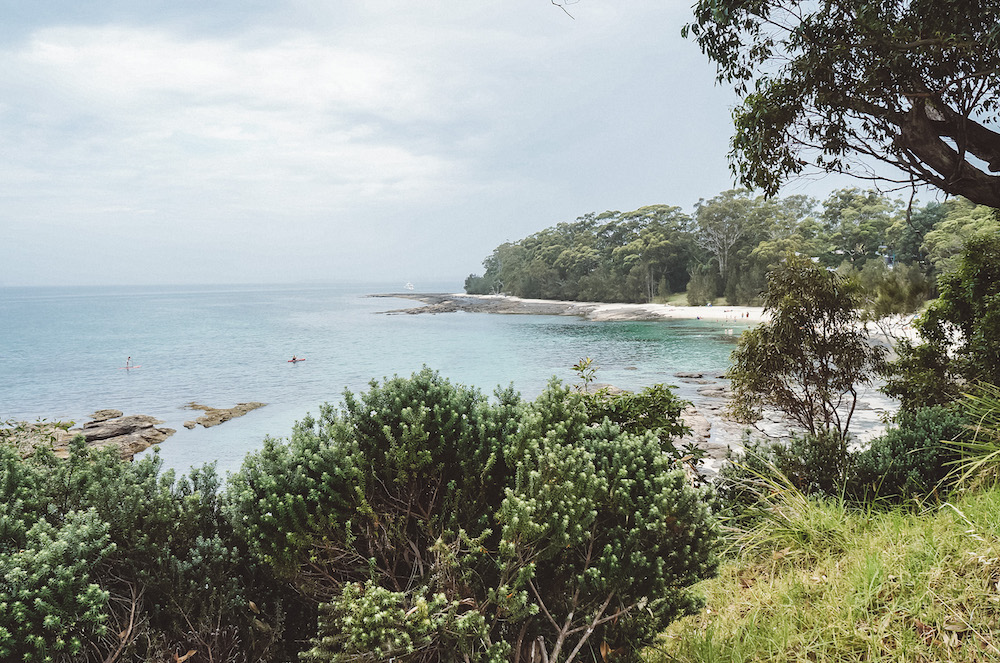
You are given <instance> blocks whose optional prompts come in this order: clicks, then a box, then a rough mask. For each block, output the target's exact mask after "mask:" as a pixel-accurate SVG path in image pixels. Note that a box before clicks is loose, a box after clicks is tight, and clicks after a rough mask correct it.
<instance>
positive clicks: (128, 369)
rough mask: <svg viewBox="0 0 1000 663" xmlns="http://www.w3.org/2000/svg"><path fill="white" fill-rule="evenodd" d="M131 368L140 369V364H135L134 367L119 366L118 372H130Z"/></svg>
mask: <svg viewBox="0 0 1000 663" xmlns="http://www.w3.org/2000/svg"><path fill="white" fill-rule="evenodd" d="M133 368H142V364H136V365H135V366H119V367H118V370H119V371H131V370H132V369H133Z"/></svg>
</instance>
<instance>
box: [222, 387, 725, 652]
mask: <svg viewBox="0 0 1000 663" xmlns="http://www.w3.org/2000/svg"><path fill="white" fill-rule="evenodd" d="M706 496H707V494H706V493H705V492H704V491H701V490H696V489H694V488H692V487H690V486H689V485H688V484H687V483H686V482H685V480H684V477H683V474H682V473H681V472H678V471H676V470H674V469H673V467H672V463H671V461H670V460H669V458H667V457H666V456H664V454H663V453H662V452H661V448H660V443H659V440H658V439H657V438H656V437H655V436H654V435H652V434H646V435H630V434H627V433H622V432H621V430H620V428H618V427H617V426H614V425H613V424H611V423H610V422H609V421H605V422H604V423H602V424H601V425H597V426H592V425H590V422H589V418H588V414H587V411H586V409H585V407H584V405H583V402H582V398H581V396H580V395H579V394H574V393H572V392H571V391H570V390H569V389H567V388H564V387H562V386H560V385H558V384H557V383H554V384H552V385H550V387H549V388H548V389H547V390H546V391H545V392H544V393H543V394H542V395H541V396H540V397H539V398H538V399H537V400H536V401H535V402H533V403H524V402H522V401H521V400H520V399H519V398H518V397H517V396H516V395H514V394H513V393H512V392H511V391H506V392H499V393H498V394H497V397H496V399H495V400H494V401H492V402H491V401H490V400H489V399H487V398H486V397H484V396H483V395H482V394H481V393H479V392H478V391H476V390H473V389H469V388H466V387H462V386H455V385H452V384H451V383H449V382H448V381H447V380H445V379H443V378H441V377H440V376H439V375H438V374H437V373H434V372H432V371H429V370H427V369H425V370H423V371H421V372H420V373H417V374H414V375H413V376H412V377H411V378H408V379H402V378H393V379H391V380H387V381H385V382H384V383H382V384H378V383H374V382H373V383H372V385H371V389H370V390H369V391H368V392H367V393H365V394H362V395H361V396H360V397H356V396H354V395H353V394H350V393H348V394H346V396H345V405H344V407H343V409H341V410H340V411H335V410H334V409H333V408H331V407H329V406H325V407H324V408H323V409H322V410H321V414H320V417H319V418H318V419H312V418H307V419H306V420H304V421H303V422H301V423H300V424H298V425H297V426H296V427H295V430H294V433H293V435H292V438H291V439H290V441H289V442H288V443H287V444H284V443H279V442H277V441H274V440H269V441H268V442H267V443H266V445H265V447H264V449H263V450H262V451H260V452H258V453H256V454H252V455H251V456H249V457H248V458H247V460H246V462H245V463H244V465H243V467H242V469H241V470H240V472H239V473H238V474H237V475H236V476H234V477H233V478H232V481H231V482H230V489H229V492H228V495H227V502H228V506H227V511H228V513H229V515H230V518H231V520H232V522H233V523H234V526H235V527H236V528H237V529H238V531H239V532H240V534H241V535H242V536H243V537H244V539H245V540H246V542H247V544H248V545H249V546H251V548H252V549H253V550H254V551H255V552H256V554H258V555H259V556H260V557H261V559H265V560H267V561H268V562H269V563H271V564H273V565H274V566H275V567H276V568H277V569H279V571H280V572H281V573H283V574H285V576H286V577H287V578H289V579H290V580H291V581H292V582H294V583H295V585H296V586H297V587H298V588H299V590H300V591H301V592H303V593H304V594H305V595H306V596H309V597H311V598H313V599H315V600H318V601H319V602H320V603H321V605H320V614H319V620H318V632H317V637H316V638H314V639H313V641H312V645H313V646H312V649H311V650H309V651H308V652H306V653H305V656H306V657H307V658H308V659H309V660H314V661H347V660H355V659H359V660H376V659H382V658H385V657H393V658H396V659H399V660H413V661H416V660H429V659H436V660H442V661H452V660H454V661H460V660H462V661H464V660H470V661H471V660H477V661H486V660H488V661H500V660H508V658H509V657H510V656H514V655H519V656H521V657H522V660H528V659H529V658H530V657H531V656H532V651H534V652H535V655H536V656H537V655H539V654H540V653H541V652H544V655H545V656H547V657H548V659H549V660H552V661H571V660H577V659H581V658H582V659H585V660H601V658H602V657H601V654H600V653H599V652H600V651H601V650H602V649H603V650H604V651H605V652H607V651H609V650H610V649H614V650H616V651H620V652H621V653H622V655H623V656H625V657H626V658H634V657H635V656H636V652H637V651H638V650H639V649H640V648H641V647H643V646H646V645H648V644H649V643H650V642H652V640H653V638H655V637H656V635H657V634H658V633H659V632H660V631H661V630H662V628H663V627H664V626H666V624H667V623H669V622H670V621H671V620H672V619H674V618H676V617H677V616H679V615H682V614H686V613H690V612H691V611H692V610H694V609H695V608H696V607H697V606H698V605H699V604H698V600H697V598H695V597H694V596H693V595H692V594H691V593H690V590H689V589H688V588H689V587H690V585H692V584H693V583H695V582H696V581H697V580H699V579H701V578H704V577H707V576H709V575H711V574H712V573H714V570H715V564H716V562H715V546H716V541H717V530H716V525H715V523H714V520H713V518H712V517H711V514H710V513H709V509H708V507H707V505H706V502H705V497H706ZM515 652H516V653H515Z"/></svg>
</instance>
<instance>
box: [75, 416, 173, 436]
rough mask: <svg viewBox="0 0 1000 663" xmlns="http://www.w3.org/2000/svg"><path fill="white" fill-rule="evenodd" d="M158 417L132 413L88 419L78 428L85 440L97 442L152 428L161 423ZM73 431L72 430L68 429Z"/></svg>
mask: <svg viewBox="0 0 1000 663" xmlns="http://www.w3.org/2000/svg"><path fill="white" fill-rule="evenodd" d="M162 423H163V422H162V421H160V420H159V419H156V418H154V417H151V416H149V415H148V414H132V415H129V416H127V417H122V416H119V417H116V418H114V419H102V420H99V421H88V422H87V423H85V424H84V425H83V428H82V429H80V432H81V433H82V434H83V436H84V437H85V438H86V439H87V442H88V443H90V442H97V441H100V440H107V439H110V438H113V437H121V436H123V435H134V434H139V433H142V432H144V431H149V430H150V429H153V427H154V426H156V424H162ZM70 432H71V433H72V432H73V431H72V430H71V431H70Z"/></svg>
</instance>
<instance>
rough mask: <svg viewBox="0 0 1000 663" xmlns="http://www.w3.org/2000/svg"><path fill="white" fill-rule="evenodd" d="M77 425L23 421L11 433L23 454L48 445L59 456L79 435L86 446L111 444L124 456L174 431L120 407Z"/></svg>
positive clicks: (129, 455) (99, 447) (103, 446)
mask: <svg viewBox="0 0 1000 663" xmlns="http://www.w3.org/2000/svg"><path fill="white" fill-rule="evenodd" d="M91 419H92V421H88V422H87V423H85V424H84V425H83V426H81V427H80V428H68V427H67V426H66V425H61V424H59V423H47V422H42V423H37V424H22V425H21V426H19V427H18V428H17V429H16V430H15V431H13V432H12V433H11V435H10V441H11V442H13V443H14V444H15V445H17V447H18V449H19V450H20V451H21V453H22V454H23V455H28V454H30V453H32V452H33V451H34V449H36V448H38V447H41V446H48V447H50V448H51V449H52V451H53V453H55V455H56V456H57V457H59V458H66V457H68V456H69V444H70V442H71V441H72V440H73V438H75V437H76V436H77V435H82V436H83V439H84V440H85V441H86V443H87V446H88V447H91V448H95V449H101V448H106V447H114V448H116V449H117V450H118V453H119V455H121V457H122V459H124V460H132V458H133V457H134V456H135V454H137V453H139V452H140V451H144V450H146V449H148V448H149V447H151V446H152V445H154V444H159V443H160V442H162V441H163V440H165V439H167V438H168V437H170V436H171V435H173V434H174V433H176V432H177V431H176V430H174V429H173V428H159V427H158V426H159V424H162V423H163V422H162V421H160V420H159V419H156V418H155V417H151V416H149V415H145V414H133V415H129V416H123V415H122V413H121V411H120V410H98V411H97V412H95V413H94V414H93V415H91Z"/></svg>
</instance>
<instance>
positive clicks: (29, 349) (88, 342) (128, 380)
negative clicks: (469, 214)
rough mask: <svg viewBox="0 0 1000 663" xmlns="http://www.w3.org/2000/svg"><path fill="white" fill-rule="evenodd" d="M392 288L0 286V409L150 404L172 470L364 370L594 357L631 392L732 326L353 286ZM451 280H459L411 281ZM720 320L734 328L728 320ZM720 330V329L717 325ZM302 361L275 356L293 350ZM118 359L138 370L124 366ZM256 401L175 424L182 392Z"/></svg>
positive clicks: (713, 346) (727, 336)
mask: <svg viewBox="0 0 1000 663" xmlns="http://www.w3.org/2000/svg"><path fill="white" fill-rule="evenodd" d="M400 285H401V284H398V283H393V284H384V283H383V284H378V283H371V284H355V285H308V286H307V285H294V286H293V285H280V286H278V285H274V286H175V287H114V288H111V287H101V288H97V287H78V288H0V420H5V419H17V420H27V421H34V420H36V419H46V420H50V421H51V420H73V421H76V422H78V423H82V422H84V421H86V420H87V415H89V414H90V413H91V412H93V411H95V410H97V409H102V408H114V409H118V410H122V411H123V412H125V413H126V414H149V415H153V416H155V417H158V418H160V419H162V420H163V421H164V426H167V427H170V428H175V429H177V434H176V435H174V436H173V437H171V438H169V439H168V440H167V441H166V442H164V443H163V444H162V445H160V447H161V448H160V452H159V453H160V455H161V457H162V458H163V460H164V463H165V465H166V466H167V467H173V468H176V469H177V470H178V471H180V472H184V471H187V469H188V468H189V467H191V466H192V465H201V464H203V463H205V462H209V461H217V463H218V467H219V469H220V471H222V472H223V473H225V472H227V471H233V470H236V469H238V467H239V465H240V462H241V461H242V459H243V457H244V455H245V454H246V453H247V452H248V451H251V450H253V449H256V448H258V447H259V446H260V444H261V442H262V440H263V439H264V437H265V436H266V435H270V436H272V437H285V436H287V435H288V434H290V432H291V428H292V424H293V423H294V422H295V421H296V420H298V419H301V418H302V417H303V416H304V415H305V414H306V413H307V412H312V413H317V412H318V409H319V408H318V406H319V404H321V403H324V402H332V403H338V402H340V401H341V397H342V394H343V391H344V390H345V389H349V390H351V391H354V392H358V391H363V390H365V389H366V388H367V385H368V382H369V381H370V380H372V379H382V378H384V377H390V376H392V375H409V374H410V373H412V372H413V371H416V370H419V369H420V368H421V367H422V366H424V365H426V366H429V367H431V368H433V369H435V370H437V371H439V372H441V374H442V375H444V376H445V377H447V378H449V379H451V380H452V381H454V382H459V383H463V384H467V385H473V386H476V387H478V388H480V389H481V390H483V391H484V392H486V393H492V391H493V389H494V388H495V387H497V386H498V385H502V386H507V385H509V384H511V383H513V385H514V386H515V388H516V389H517V390H518V391H520V392H521V394H522V395H524V396H525V397H534V396H537V395H538V394H539V393H540V392H541V390H542V389H543V388H544V386H545V384H546V383H547V381H548V380H549V379H550V378H551V377H553V376H555V377H558V378H560V379H562V380H563V381H566V382H573V381H575V380H576V376H575V374H574V373H573V371H572V370H570V367H571V366H572V365H573V364H574V363H576V362H577V361H579V360H580V359H581V358H583V357H588V356H589V357H593V358H594V359H595V363H596V364H597V365H598V366H599V367H600V369H599V371H598V374H597V379H598V381H600V382H607V383H611V384H615V385H618V386H621V387H623V388H628V389H635V388H640V387H643V386H647V385H650V384H654V383H657V382H665V383H667V384H678V390H677V391H678V393H679V394H680V395H681V396H683V397H685V398H691V397H692V396H693V395H694V394H693V393H692V392H690V391H686V390H693V388H694V387H692V386H689V385H684V384H679V383H678V381H677V380H676V379H675V378H674V377H673V376H674V373H676V372H679V371H699V372H721V371H723V370H725V368H726V367H727V366H728V361H729V353H730V351H731V350H732V349H733V347H734V344H735V341H736V339H737V338H738V336H739V333H740V332H741V331H742V329H743V328H745V326H744V327H741V326H739V325H738V324H737V325H734V323H732V322H727V323H720V322H713V321H708V320H688V321H664V322H587V321H585V320H583V319H580V318H574V317H563V316H522V315H490V314H471V313H450V314H441V315H386V314H385V311H388V310H391V309H400V308H409V307H412V306H415V305H417V303H416V302H412V301H408V300H400V299H384V298H372V297H367V296H366V295H369V294H371V293H379V292H393V291H397V292H398V291H400V290H401V287H400ZM420 290H423V291H425V292H458V291H460V290H461V287H460V284H458V283H438V284H427V285H426V286H424V287H422V288H418V291H420ZM734 326H735V329H734ZM727 330H731V331H729V332H727ZM293 354H294V355H298V356H299V357H304V358H305V359H306V361H304V362H300V363H297V364H291V363H288V361H287V360H288V359H289V358H291V356H292V355H293ZM129 356H131V358H132V362H133V364H136V365H138V366H139V367H138V368H136V369H133V370H123V369H122V367H123V366H124V365H125V361H126V358H127V357H129ZM245 401H263V402H265V403H267V404H268V405H267V407H264V408H261V409H259V410H255V411H253V412H251V413H249V414H247V415H246V416H244V417H242V418H239V419H234V420H231V421H229V422H227V423H225V424H222V425H220V426H216V427H214V428H209V429H205V428H202V427H200V426H199V427H197V428H195V429H194V430H188V429H185V428H184V427H183V423H184V422H185V421H189V420H192V419H194V418H195V417H196V416H198V414H200V413H199V412H195V411H192V410H190V409H187V408H185V405H186V404H188V403H190V402H197V403H201V404H204V405H210V406H213V407H231V406H233V405H235V404H236V403H239V402H245Z"/></svg>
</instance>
